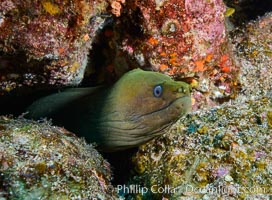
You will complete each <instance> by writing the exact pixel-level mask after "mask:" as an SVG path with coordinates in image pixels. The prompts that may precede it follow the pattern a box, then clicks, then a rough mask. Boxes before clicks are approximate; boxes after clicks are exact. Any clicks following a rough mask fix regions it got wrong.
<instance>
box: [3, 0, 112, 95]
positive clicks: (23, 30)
mask: <svg viewBox="0 0 272 200" xmlns="http://www.w3.org/2000/svg"><path fill="white" fill-rule="evenodd" d="M107 6H108V4H107V2H106V1H101V0H97V1H94V0H90V1H80V0H74V1H59V0H56V1H46V0H45V1H37V0H35V1H29V0H27V1H21V0H6V1H4V2H2V3H1V5H0V27H1V29H0V74H1V76H0V92H1V91H2V93H3V92H9V91H10V90H13V89H14V88H17V87H21V86H33V85H37V84H39V85H41V84H45V85H54V86H55V87H56V86H58V85H60V86H65V85H77V84H79V83H80V82H81V80H82V78H83V75H84V71H85V68H86V65H87V60H88V54H89V51H90V49H91V45H92V42H93V40H94V38H95V36H96V35H97V31H98V30H99V29H100V28H101V26H102V24H103V23H104V20H105V18H103V17H101V15H100V14H101V12H103V11H105V9H106V8H107ZM11 74H15V75H16V76H11Z"/></svg>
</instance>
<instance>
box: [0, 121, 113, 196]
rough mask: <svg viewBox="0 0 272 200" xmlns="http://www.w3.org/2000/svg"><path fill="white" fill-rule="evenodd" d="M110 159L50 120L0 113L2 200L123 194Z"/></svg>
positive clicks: (0, 182)
mask: <svg viewBox="0 0 272 200" xmlns="http://www.w3.org/2000/svg"><path fill="white" fill-rule="evenodd" d="M110 180H111V172H110V166H109V163H108V162H106V161H105V160H104V159H103V158H102V156H101V155H100V154H99V153H98V152H97V151H96V150H95V149H94V147H93V146H91V145H88V144H86V142H85V141H84V140H83V139H79V138H77V137H75V135H74V134H72V133H70V132H68V131H67V130H65V129H64V128H58V127H55V126H51V125H50V124H49V122H47V121H44V122H34V121H28V120H25V119H23V118H19V119H11V118H7V117H1V118H0V199H33V200H34V199H52V200H53V199H105V200H109V199H118V198H117V195H116V193H115V190H114V188H113V186H112V185H111V184H110Z"/></svg>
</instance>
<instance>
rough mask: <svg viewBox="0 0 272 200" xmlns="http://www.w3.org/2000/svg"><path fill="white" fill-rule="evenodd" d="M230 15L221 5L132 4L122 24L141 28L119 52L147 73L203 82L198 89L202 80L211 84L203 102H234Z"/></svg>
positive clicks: (218, 0)
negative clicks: (149, 69) (228, 28)
mask: <svg viewBox="0 0 272 200" xmlns="http://www.w3.org/2000/svg"><path fill="white" fill-rule="evenodd" d="M225 11H226V6H225V5H224V3H223V1H222V0H211V1H196V0H182V1H180V0H169V1H165V0H161V1H155V0H151V1H150V0H149V1H147V0H146V1H133V3H128V5H127V13H126V14H127V15H128V16H127V20H126V21H125V20H123V22H121V23H127V24H126V26H131V27H138V32H137V33H135V32H133V33H131V31H130V30H127V31H125V33H124V37H123V38H121V42H120V43H119V49H121V51H122V52H123V54H124V53H125V54H126V55H128V57H130V58H132V59H133V60H135V61H136V62H137V63H138V65H139V66H140V67H142V68H151V69H152V70H155V71H160V72H162V73H165V74H168V75H171V76H174V77H176V78H177V79H179V78H180V79H184V78H187V79H188V77H189V79H188V80H189V82H191V81H196V82H198V85H196V88H197V89H199V88H198V87H202V85H201V82H199V78H200V79H205V81H209V82H210V83H209V85H208V91H205V93H209V94H208V95H207V96H203V98H211V99H223V98H226V97H227V98H232V97H233V96H235V95H234V93H235V89H236V88H235V85H236V84H237V83H236V78H235V76H236V75H235V74H237V73H236V72H237V70H238V69H237V67H236V66H235V65H234V63H233V61H232V59H231V57H232V53H231V51H230V48H229V45H228V36H227V33H226V28H225V16H224V12H225ZM123 15H125V13H123ZM128 24H129V25H128ZM131 24H132V25H131ZM117 30H119V29H117ZM123 54H121V55H123ZM222 85H224V87H226V88H227V89H226V90H225V89H222V88H223V87H221V89H220V88H219V86H222ZM212 90H215V91H217V93H218V95H216V94H214V93H212V92H211V91H212ZM219 93H220V94H219ZM197 107H199V106H197Z"/></svg>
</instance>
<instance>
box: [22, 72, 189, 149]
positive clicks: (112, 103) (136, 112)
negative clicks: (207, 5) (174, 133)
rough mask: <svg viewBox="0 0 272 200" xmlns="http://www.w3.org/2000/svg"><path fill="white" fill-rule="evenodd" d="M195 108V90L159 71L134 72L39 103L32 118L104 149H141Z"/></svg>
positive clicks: (31, 107)
mask: <svg viewBox="0 0 272 200" xmlns="http://www.w3.org/2000/svg"><path fill="white" fill-rule="evenodd" d="M190 109H191V94H190V86H189V85H188V84H186V83H184V82H180V81H174V80H172V79H171V78H170V77H168V76H166V75H163V74H160V73H158V72H149V71H143V70H140V69H135V70H132V71H130V72H128V73H126V74H125V75H123V76H122V77H121V78H120V79H119V80H118V81H117V82H116V83H115V84H114V85H113V86H112V87H108V88H107V87H91V88H71V89H66V90H64V91H63V92H59V93H56V94H52V95H49V96H46V97H43V98H41V99H38V100H37V101H35V102H34V103H33V104H32V105H31V106H30V107H28V109H27V111H28V117H29V118H32V119H41V118H45V117H46V118H49V119H50V118H52V121H53V124H56V125H59V126H64V127H65V128H66V129H68V130H70V131H73V132H74V133H76V134H78V135H79V136H83V137H85V138H86V140H87V141H89V142H95V143H96V144H97V145H98V148H99V149H101V150H103V151H117V150H123V149H128V148H131V147H135V146H138V145H140V144H143V143H145V142H147V141H148V140H150V139H152V138H154V137H156V136H158V135H161V134H163V133H165V131H166V130H167V129H168V128H169V127H170V125H171V124H173V123H174V122H175V121H176V120H177V119H178V118H179V117H180V116H181V115H183V114H185V113H187V112H188V111H189V110H190Z"/></svg>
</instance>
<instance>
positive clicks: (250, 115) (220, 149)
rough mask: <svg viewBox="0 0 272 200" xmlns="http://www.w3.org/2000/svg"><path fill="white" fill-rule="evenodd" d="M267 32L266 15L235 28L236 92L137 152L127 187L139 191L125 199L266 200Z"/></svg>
mask: <svg viewBox="0 0 272 200" xmlns="http://www.w3.org/2000/svg"><path fill="white" fill-rule="evenodd" d="M271 27H272V17H271V13H268V14H266V15H265V16H264V17H262V18H259V19H258V20H257V21H254V22H251V23H249V24H248V25H247V27H246V28H245V29H244V30H242V31H241V30H236V31H238V32H240V33H242V34H240V35H239V34H238V33H237V32H236V33H235V37H233V38H232V42H233V44H234V46H233V48H234V50H235V52H236V54H235V59H236V62H237V63H240V65H241V71H240V74H239V77H240V80H241V85H242V92H241V93H240V94H239V95H238V97H237V98H236V99H235V100H234V101H231V102H228V103H224V104H222V105H220V106H215V107H213V108H212V109H202V110H198V111H196V112H193V113H191V114H189V115H188V116H186V117H183V118H182V119H181V120H180V121H179V122H178V123H176V125H175V126H174V127H173V129H172V130H171V131H170V133H168V134H166V135H164V136H163V137H161V138H159V139H156V140H154V141H152V142H150V143H148V144H145V145H143V146H141V147H140V149H139V151H138V153H137V154H136V155H135V156H134V158H133V160H134V163H135V173H136V174H135V176H134V177H133V178H132V179H131V182H130V183H129V184H130V185H137V186H138V187H140V188H144V189H145V190H138V191H140V192H138V193H137V194H135V193H134V197H131V198H132V199H137V198H138V199H150V198H152V199H216V198H221V199H253V198H254V199H269V195H270V194H271V187H270V185H271V184H272V182H271V180H272V175H271V169H272V165H271V160H272V154H271V152H272V143H271V141H272V138H271V132H272V126H271V123H272V121H271V114H272V93H271V91H272V83H271V77H272V62H271V50H272V49H271V45H269V41H271V39H269V38H271V32H270V30H271ZM142 191H145V193H144V192H142ZM128 196H129V195H128Z"/></svg>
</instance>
